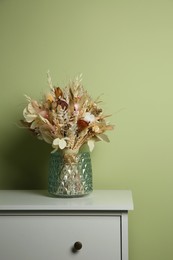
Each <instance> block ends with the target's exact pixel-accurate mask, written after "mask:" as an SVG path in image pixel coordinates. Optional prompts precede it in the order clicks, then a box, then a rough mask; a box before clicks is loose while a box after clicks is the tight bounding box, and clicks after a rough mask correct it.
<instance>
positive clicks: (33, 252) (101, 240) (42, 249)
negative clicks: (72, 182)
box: [0, 215, 121, 260]
mask: <svg viewBox="0 0 173 260" xmlns="http://www.w3.org/2000/svg"><path fill="white" fill-rule="evenodd" d="M76 241H79V242H81V244H82V248H81V249H80V250H76V251H75V250H74V243H75V242H76ZM0 259H2V260H70V259H74V260H75V259H76V260H105V259H106V260H121V217H120V216H118V215H117V216H116V215H108V216H104V215H99V216H98V215H95V216H93V215H92V216H91V215H89V216H84V215H82V216H74V215H72V216H67V215H65V216H57V215H48V216H44V215H41V216H37V215H35V216H34V215H32V216H27V215H25V216H19V215H17V216H9V215H8V216H0Z"/></svg>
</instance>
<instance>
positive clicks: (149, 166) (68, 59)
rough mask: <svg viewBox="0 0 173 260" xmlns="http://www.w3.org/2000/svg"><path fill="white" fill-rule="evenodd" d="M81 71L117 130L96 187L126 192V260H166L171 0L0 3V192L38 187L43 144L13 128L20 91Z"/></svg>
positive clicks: (172, 227)
mask: <svg viewBox="0 0 173 260" xmlns="http://www.w3.org/2000/svg"><path fill="white" fill-rule="evenodd" d="M48 69H49V70H50V72H51V75H52V79H53V82H54V84H57V83H58V84H60V85H63V86H64V85H65V84H66V83H67V82H68V81H69V79H73V78H74V77H75V76H77V75H79V74H80V73H83V84H84V86H85V88H86V89H87V90H88V91H89V93H90V94H91V95H92V96H93V97H97V96H98V95H100V94H103V95H102V100H103V101H104V102H103V108H104V110H105V112H106V113H108V114H110V113H111V114H112V117H111V118H110V121H111V122H112V123H114V124H115V125H116V127H115V130H114V131H113V132H110V133H109V138H110V140H111V142H110V144H107V143H98V144H97V145H96V148H95V150H94V152H93V153H92V162H93V174H94V176H93V178H94V188H95V189H131V190H132V192H133V198H134V204H135V210H134V211H132V212H130V214H129V239H130V242H129V244H130V245H129V251H130V259H131V260H163V259H165V260H172V259H173V246H172V241H173V188H172V186H173V159H172V156H173V101H172V99H173V98H172V97H173V73H172V71H173V1H172V0H145V1H142V0H141V1H140V0H131V1H129V0H114V1H113V0H112V1H111V0H102V1H99V0H87V1H84V0H73V1H70V0H35V1H34V0H33V1H27V0H15V1H13V0H0V93H1V95H0V100H1V101H0V120H1V123H0V189H40V188H41V189H42V188H43V189H44V188H47V164H48V156H49V153H50V151H51V147H49V146H48V145H47V144H45V143H43V142H41V141H38V140H36V139H35V138H34V137H32V136H31V135H30V134H28V132H26V131H24V130H23V129H20V128H19V127H18V126H17V123H18V122H19V120H20V119H21V118H22V111H23V108H24V107H25V105H26V103H25V98H24V94H28V95H29V96H31V97H34V98H39V97H40V96H41V95H42V93H43V92H44V91H45V90H47V79H46V72H47V70H48Z"/></svg>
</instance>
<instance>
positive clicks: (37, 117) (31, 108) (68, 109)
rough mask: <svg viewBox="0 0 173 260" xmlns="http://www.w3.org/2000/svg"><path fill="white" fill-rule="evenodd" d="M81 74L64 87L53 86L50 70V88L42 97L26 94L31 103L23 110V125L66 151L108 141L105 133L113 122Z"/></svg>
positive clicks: (91, 146) (90, 147) (55, 146)
mask: <svg viewBox="0 0 173 260" xmlns="http://www.w3.org/2000/svg"><path fill="white" fill-rule="evenodd" d="M81 81H82V80H81V76H80V77H77V78H76V79H75V80H74V81H70V82H69V84H68V85H67V86H66V87H64V88H63V89H62V88H60V87H57V86H56V87H54V86H53V84H52V80H51V77H50V74H49V73H48V84H49V88H50V90H49V92H48V93H47V94H45V95H44V96H43V99H42V100H41V101H39V102H38V101H36V100H34V99H31V98H30V97H28V96H27V95H25V97H26V99H27V101H28V104H27V106H26V108H25V109H24V111H23V116H24V119H23V120H21V121H22V123H23V125H24V126H25V127H26V128H28V129H29V130H31V131H32V132H33V133H34V135H36V136H37V137H38V138H39V139H41V140H44V141H45V142H47V143H49V144H51V145H52V147H53V151H52V152H55V151H57V150H58V149H60V150H63V151H72V152H73V151H74V152H78V151H79V149H80V148H81V147H82V146H83V145H84V144H88V147H89V150H90V151H92V150H93V148H94V143H95V141H100V140H104V141H106V142H109V139H108V137H107V136H106V135H105V134H104V133H105V131H107V130H112V129H113V126H112V125H110V124H109V123H108V122H106V120H105V118H106V117H108V116H105V115H103V112H102V109H101V108H100V107H99V106H98V104H99V103H100V101H99V99H97V100H95V101H94V100H93V99H92V98H91V97H90V96H89V94H88V93H87V91H86V90H84V87H83V85H82V84H81Z"/></svg>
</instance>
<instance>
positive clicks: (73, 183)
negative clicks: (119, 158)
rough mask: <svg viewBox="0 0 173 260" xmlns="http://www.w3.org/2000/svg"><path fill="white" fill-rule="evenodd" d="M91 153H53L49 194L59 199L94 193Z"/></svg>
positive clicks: (50, 166)
mask: <svg viewBox="0 0 173 260" xmlns="http://www.w3.org/2000/svg"><path fill="white" fill-rule="evenodd" d="M92 190H93V188H92V166H91V158H90V153H89V152H79V153H77V154H71V153H65V154H63V153H58V152H56V153H53V154H51V156H50V164H49V178H48V192H49V193H50V194H51V195H54V196H58V197H80V196H84V195H87V194H89V193H90V192H92Z"/></svg>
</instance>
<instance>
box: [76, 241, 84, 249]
mask: <svg viewBox="0 0 173 260" xmlns="http://www.w3.org/2000/svg"><path fill="white" fill-rule="evenodd" d="M81 248H82V243H81V242H79V241H77V242H75V243H74V249H75V250H80V249H81Z"/></svg>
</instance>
